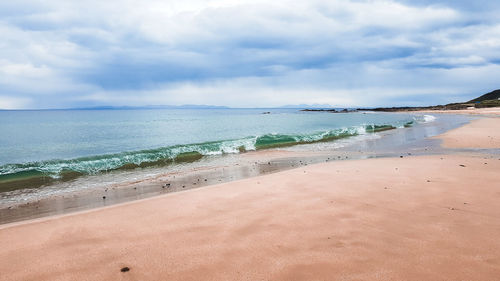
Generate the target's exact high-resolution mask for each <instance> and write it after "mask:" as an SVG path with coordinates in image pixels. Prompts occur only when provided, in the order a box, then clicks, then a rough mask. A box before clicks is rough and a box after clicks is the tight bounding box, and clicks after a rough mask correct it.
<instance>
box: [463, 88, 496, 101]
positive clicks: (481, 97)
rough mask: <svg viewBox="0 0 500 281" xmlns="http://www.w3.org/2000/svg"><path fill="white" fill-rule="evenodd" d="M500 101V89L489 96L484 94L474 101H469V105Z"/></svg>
mask: <svg viewBox="0 0 500 281" xmlns="http://www.w3.org/2000/svg"><path fill="white" fill-rule="evenodd" d="M498 99H500V89H499V90H494V91H493V92H489V93H487V94H484V95H482V96H480V97H478V98H475V99H473V100H470V101H468V102H469V103H475V102H482V101H485V100H498Z"/></svg>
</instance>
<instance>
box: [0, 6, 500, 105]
mask: <svg viewBox="0 0 500 281" xmlns="http://www.w3.org/2000/svg"><path fill="white" fill-rule="evenodd" d="M493 2H494V1H492V3H493ZM497 6H500V5H489V6H488V11H478V10H474V12H468V10H466V9H463V8H462V6H454V5H453V4H450V2H447V3H443V4H440V5H428V4H427V5H425V4H420V5H418V6H417V5H412V4H409V2H404V3H403V2H398V1H389V0H371V1H368V0H367V1H344V0H330V1H327V0H313V1H290V0H282V1H272V2H269V1H261V0H258V1H250V0H242V1H232V0H231V1H229V0H222V1H202V0H188V1H160V0H149V1H133V0H127V1H97V0H92V1H66V0H64V1H63V0H58V1H57V0H54V1H49V2H48V3H44V4H43V5H41V4H40V3H39V2H37V1H34V0H33V1H29V0H20V2H16V4H13V3H10V2H9V3H2V4H0V34H2V40H1V41H0V48H1V49H2V53H0V74H1V76H0V93H3V97H1V99H2V101H1V102H2V104H7V103H8V104H10V105H12V104H17V105H20V106H38V107H65V106H78V105H79V104H84V105H87V104H158V103H162V104H165V103H171V104H182V103H212V104H213V103H218V104H223V105H231V106H276V105H281V104H290V103H331V104H335V105H360V106H369V105H383V103H400V102H402V101H404V102H412V103H425V102H427V103H432V102H435V101H441V100H447V99H449V98H451V97H452V96H455V95H466V94H474V93H473V92H474V91H478V92H477V93H475V94H480V93H481V91H483V90H488V89H489V88H488V87H496V86H495V83H497V78H495V75H496V76H498V74H499V72H498V63H499V61H500V56H499V55H498V49H499V48H500V39H498V38H500V22H499V20H497V18H496V17H494V16H493V15H495V13H493V12H492V11H494V10H495V9H494V8H492V7H497ZM497 8H498V7H497ZM2 11H3V12H2ZM6 93H10V94H6ZM428 93H433V96H429V95H427V94H428ZM448 93H449V95H448ZM419 96H421V97H425V98H422V99H420V100H419V98H418V97H419ZM6 97H10V99H9V100H10V101H9V102H7V98H6ZM412 97H413V98H414V99H415V100H413V101H412V100H410V99H411V98H412ZM14 98H16V99H17V100H20V99H21V100H22V99H25V102H22V103H20V102H18V103H15V102H12V99H14ZM27 100H33V101H34V102H33V103H31V104H29V103H27V102H26V101H27ZM408 100H409V101H408ZM214 101H216V102H214Z"/></svg>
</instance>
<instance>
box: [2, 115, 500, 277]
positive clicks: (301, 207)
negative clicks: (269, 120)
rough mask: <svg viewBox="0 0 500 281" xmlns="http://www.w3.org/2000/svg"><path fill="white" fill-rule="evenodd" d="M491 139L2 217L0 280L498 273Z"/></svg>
mask: <svg viewBox="0 0 500 281" xmlns="http://www.w3.org/2000/svg"><path fill="white" fill-rule="evenodd" d="M480 120H482V119H479V120H478V121H474V122H473V123H471V124H474V123H484V122H481V121H480ZM494 120H495V121H496V122H487V125H488V127H483V128H482V129H480V130H479V129H478V130H476V131H475V134H481V135H483V137H484V136H487V135H488V134H489V133H490V132H492V131H498V130H499V129H500V122H498V121H499V120H500V119H497V118H495V119H494ZM485 124H486V123H485ZM467 126H468V125H466V126H465V127H461V128H459V129H456V130H454V131H452V133H450V134H448V135H446V134H445V138H455V139H463V135H461V134H462V133H463V134H467V131H468V130H469V129H470V128H468V127H467ZM486 139H487V137H486ZM472 145H474V146H475V147H480V146H482V144H481V143H475V144H474V143H472ZM470 146H471V144H469V143H463V145H462V147H467V148H474V147H470ZM496 148H498V147H496ZM490 152H491V150H484V151H483V150H480V151H474V152H470V151H463V152H460V153H450V154H438V155H428V156H425V155H423V156H413V155H412V156H407V155H405V156H404V157H402V158H401V157H393V158H379V159H365V160H349V161H333V162H328V163H320V164H313V165H308V166H301V167H300V168H295V169H291V170H287V171H282V172H278V173H273V174H269V175H263V176H257V177H253V178H248V179H243V180H238V181H233V182H229V183H223V184H218V185H213V186H209V187H203V188H197V189H192V190H189V191H185V192H178V193H172V194H169V195H163V196H158V197H154V198H150V199H144V200H140V201H135V202H129V203H125V204H119V205H114V206H110V207H106V208H100V209H93V210H89V211H85V212H80V213H75V214H69V215H63V216H58V217H48V218H44V219H38V220H32V221H26V222H20V223H14V224H10V225H4V226H0V239H1V240H2V241H3V243H4V247H2V249H1V250H0V270H1V271H2V272H3V273H4V274H2V276H1V277H0V279H1V280H19V279H22V280H26V279H38V280H40V279H43V280H67V279H94V280H95V279H99V280H117V279H121V280H145V279H169V280H199V279H200V278H203V279H205V280H241V279H252V280H256V279H267V280H291V279H293V280H311V279H314V280H323V279H331V278H333V277H335V278H337V279H345V280H402V279H404V280H443V279H445V280H492V279H494V278H496V277H497V276H498V275H499V274H500V260H499V259H498V255H497V253H498V252H499V251H500V242H499V241H498V239H496V236H497V234H498V231H499V230H500V220H499V219H498V218H499V217H500V208H498V206H497V205H498V204H497V200H498V194H499V192H500V187H499V186H498V185H496V184H495V183H496V182H498V171H499V169H500V160H499V156H498V154H494V153H493V154H492V153H490ZM180 245H182V246H180ZM14 253H15V254H14ZM74 253H79V254H78V255H76V256H75V254H74ZM123 267H129V269H130V271H129V272H125V273H122V272H120V269H121V268H123Z"/></svg>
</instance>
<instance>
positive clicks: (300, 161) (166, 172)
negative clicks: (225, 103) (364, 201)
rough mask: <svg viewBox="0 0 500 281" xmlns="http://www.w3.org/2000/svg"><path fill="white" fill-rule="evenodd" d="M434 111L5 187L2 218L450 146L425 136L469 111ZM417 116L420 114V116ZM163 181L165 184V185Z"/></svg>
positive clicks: (452, 124)
mask: <svg viewBox="0 0 500 281" xmlns="http://www.w3.org/2000/svg"><path fill="white" fill-rule="evenodd" d="M321 115H323V116H325V117H328V116H329V115H330V114H328V113H321V114H320V115H319V116H321ZM434 116H436V117H437V118H436V120H432V122H423V121H421V122H416V123H415V124H414V126H411V127H406V128H400V129H394V130H388V131H382V132H378V133H367V134H360V135H357V136H353V137H350V138H343V139H339V140H335V141H329V142H316V143H309V144H303V145H296V146H289V147H282V148H278V149H272V150H260V151H255V152H249V153H243V154H223V155H212V156H207V157H204V158H202V159H199V160H197V161H194V162H182V163H172V164H171V165H167V166H156V167H147V168H136V169H132V170H114V171H109V172H105V173H99V174H95V175H86V176H82V177H79V178H76V179H73V180H70V181H66V182H55V183H54V184H50V185H45V186H42V187H39V188H26V189H19V190H14V191H10V192H3V193H0V223H7V222H12V221H18V220H23V219H27V218H36V217H41V216H47V215H54V214H62V213H67V212H72V211H77V210H85V209H89V208H95V207H102V206H108V205H112V204H116V203H121V202H126V201H130V200H136V199H141V198H147V197H151V196H155V195H160V194H165V193H169V192H176V191H183V190H187V189H191V188H198V187H201V186H206V185H211V184H216V183H221V182H228V181H233V180H237V179H243V178H247V177H252V176H257V175H262V174H267V173H272V172H276V171H281V170H286V169H292V168H297V167H300V166H304V165H309V164H313V163H320V162H325V161H326V162H328V161H339V160H351V159H365V158H373V157H388V156H405V157H406V156H408V155H421V154H435V153H440V154H443V153H448V152H454V150H453V151H452V150H448V149H444V148H442V147H440V145H439V144H440V141H439V140H437V139H430V138H429V137H432V136H435V135H438V134H441V133H443V132H445V131H447V130H449V129H453V128H456V127H459V126H460V125H463V124H465V123H467V122H468V121H469V120H470V119H471V117H468V116H460V115H459V116H453V115H434ZM412 118H413V117H412ZM417 119H418V120H423V119H422V118H421V116H420V117H419V118H417ZM166 183H169V185H168V186H165V184H166ZM104 197H105V198H104Z"/></svg>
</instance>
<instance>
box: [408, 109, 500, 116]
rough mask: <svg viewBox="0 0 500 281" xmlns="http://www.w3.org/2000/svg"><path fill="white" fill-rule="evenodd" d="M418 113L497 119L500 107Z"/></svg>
mask: <svg viewBox="0 0 500 281" xmlns="http://www.w3.org/2000/svg"><path fill="white" fill-rule="evenodd" d="M418 112H423V113H445V114H466V115H480V116H489V117H497V116H500V107H489V108H471V109H460V110H419V111H418Z"/></svg>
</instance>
